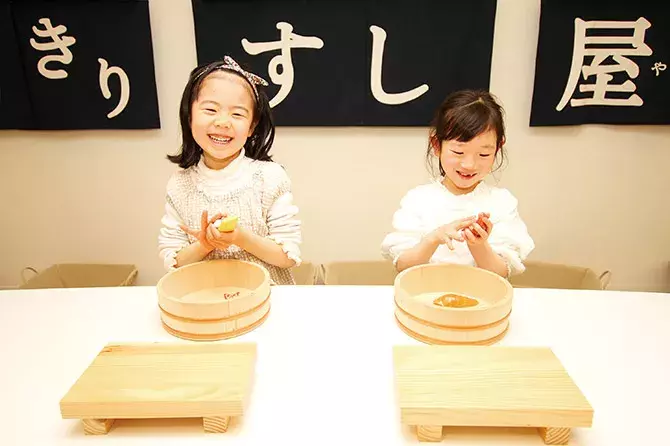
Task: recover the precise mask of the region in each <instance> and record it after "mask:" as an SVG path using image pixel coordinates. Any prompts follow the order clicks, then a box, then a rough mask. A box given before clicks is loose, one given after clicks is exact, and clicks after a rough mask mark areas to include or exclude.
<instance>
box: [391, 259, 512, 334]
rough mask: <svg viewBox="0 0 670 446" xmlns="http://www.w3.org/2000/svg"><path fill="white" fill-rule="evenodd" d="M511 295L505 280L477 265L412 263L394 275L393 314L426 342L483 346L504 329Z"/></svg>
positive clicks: (505, 330)
mask: <svg viewBox="0 0 670 446" xmlns="http://www.w3.org/2000/svg"><path fill="white" fill-rule="evenodd" d="M513 293H514V289H513V288H512V285H510V283H509V282H508V281H507V280H505V279H504V278H502V277H500V276H499V275H497V274H495V273H492V272H490V271H487V270H484V269H481V268H477V267H473V266H468V265H456V264H428V265H418V266H414V267H412V268H408V269H406V270H405V271H403V272H401V273H400V274H398V276H397V277H396V279H395V282H394V294H395V317H396V321H397V323H398V325H399V327H400V328H401V329H402V330H403V331H404V332H405V333H407V334H408V335H409V336H411V337H413V338H415V339H417V340H419V341H421V342H425V343H427V344H462V345H468V344H470V345H489V344H493V343H495V342H497V341H498V340H500V339H501V338H502V337H503V336H505V333H506V332H507V328H508V325H509V320H508V319H509V315H510V312H511V311H512V296H513ZM473 304H474V305H473Z"/></svg>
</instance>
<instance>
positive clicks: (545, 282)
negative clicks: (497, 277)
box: [510, 261, 612, 290]
mask: <svg viewBox="0 0 670 446" xmlns="http://www.w3.org/2000/svg"><path fill="white" fill-rule="evenodd" d="M525 265H526V271H524V272H523V273H522V274H519V275H516V276H512V277H511V278H510V283H511V284H512V286H514V287H516V288H560V289H573V290H604V289H606V288H607V286H608V285H609V281H610V277H611V275H612V274H611V272H610V271H605V272H604V273H602V274H600V275H598V274H596V272H595V271H593V270H592V269H590V268H586V267H582V266H575V265H563V264H558V263H549V262H539V261H527V262H526V263H525Z"/></svg>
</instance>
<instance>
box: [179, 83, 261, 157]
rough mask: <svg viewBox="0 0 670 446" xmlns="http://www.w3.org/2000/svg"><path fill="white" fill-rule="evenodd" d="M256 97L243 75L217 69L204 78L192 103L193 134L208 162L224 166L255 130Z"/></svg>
mask: <svg viewBox="0 0 670 446" xmlns="http://www.w3.org/2000/svg"><path fill="white" fill-rule="evenodd" d="M253 111H254V96H253V91H252V90H251V87H250V86H249V84H248V83H247V82H246V81H245V80H244V79H242V78H241V77H239V76H237V75H235V74H231V73H227V72H223V71H217V72H214V73H211V74H210V75H208V76H207V78H205V80H204V81H203V82H202V85H201V86H200V91H199V93H198V96H197V98H196V99H195V101H193V104H192V105H191V133H192V134H193V139H194V140H195V142H196V143H197V144H198V146H200V148H202V151H203V157H204V160H205V165H206V166H207V167H209V168H210V169H223V168H224V167H226V166H227V165H228V164H230V162H231V161H232V160H234V159H235V158H236V157H237V156H238V154H239V153H240V151H241V150H242V148H243V147H244V144H245V143H246V141H247V138H248V137H249V136H251V134H252V133H253V131H254V116H253Z"/></svg>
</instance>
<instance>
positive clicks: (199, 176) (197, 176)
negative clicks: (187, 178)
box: [192, 148, 249, 191]
mask: <svg viewBox="0 0 670 446" xmlns="http://www.w3.org/2000/svg"><path fill="white" fill-rule="evenodd" d="M248 161H249V158H247V157H246V156H245V151H244V148H242V150H241V151H240V153H239V154H238V155H237V157H236V158H235V159H234V160H233V161H232V162H231V163H230V164H228V165H227V166H226V167H224V168H223V169H211V168H209V167H207V166H206V165H205V157H204V156H201V157H200V161H198V164H197V165H195V166H193V170H192V177H193V179H194V180H195V184H196V187H197V188H198V190H201V191H205V190H207V189H211V188H215V189H218V188H219V187H221V186H224V185H225V184H228V183H230V182H231V181H232V180H233V178H234V177H236V176H237V175H238V173H239V171H240V169H241V168H242V167H243V166H245V165H246V164H248Z"/></svg>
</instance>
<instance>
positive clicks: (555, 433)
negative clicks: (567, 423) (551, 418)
mask: <svg viewBox="0 0 670 446" xmlns="http://www.w3.org/2000/svg"><path fill="white" fill-rule="evenodd" d="M538 431H539V432H540V436H541V437H542V439H543V440H544V443H545V444H568V442H569V441H570V428H568V427H540V428H538Z"/></svg>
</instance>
